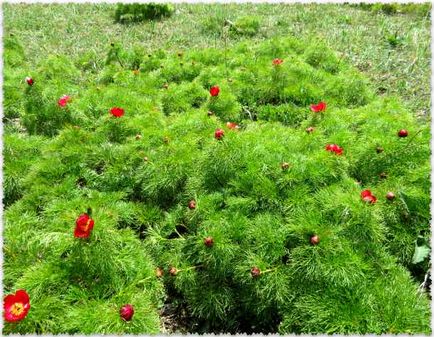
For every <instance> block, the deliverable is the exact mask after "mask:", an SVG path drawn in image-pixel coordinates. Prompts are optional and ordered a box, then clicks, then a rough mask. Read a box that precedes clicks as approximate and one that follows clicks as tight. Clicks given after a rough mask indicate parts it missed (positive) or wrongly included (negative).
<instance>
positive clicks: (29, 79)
mask: <svg viewBox="0 0 434 337" xmlns="http://www.w3.org/2000/svg"><path fill="white" fill-rule="evenodd" d="M26 82H27V84H28V85H30V86H32V85H33V83H35V81H33V78H31V77H26Z"/></svg>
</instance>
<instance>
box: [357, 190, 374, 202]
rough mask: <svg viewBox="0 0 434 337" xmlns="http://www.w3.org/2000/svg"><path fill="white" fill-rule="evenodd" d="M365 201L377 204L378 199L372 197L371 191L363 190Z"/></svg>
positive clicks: (362, 194)
mask: <svg viewBox="0 0 434 337" xmlns="http://www.w3.org/2000/svg"><path fill="white" fill-rule="evenodd" d="M360 196H361V197H362V200H363V201H366V202H369V203H370V204H375V203H376V202H377V198H376V197H375V196H374V195H372V193H371V191H370V190H363V191H362V192H361V193H360Z"/></svg>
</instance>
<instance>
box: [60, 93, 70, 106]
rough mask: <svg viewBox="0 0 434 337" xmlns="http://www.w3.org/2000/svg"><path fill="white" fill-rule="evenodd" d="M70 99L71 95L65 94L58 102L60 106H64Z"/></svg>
mask: <svg viewBox="0 0 434 337" xmlns="http://www.w3.org/2000/svg"><path fill="white" fill-rule="evenodd" d="M70 100H71V97H70V96H68V95H63V96H62V97H60V98H59V100H58V101H57V104H59V106H60V107H62V108H64V107H65V106H66V104H67V103H68V102H69V101H70Z"/></svg>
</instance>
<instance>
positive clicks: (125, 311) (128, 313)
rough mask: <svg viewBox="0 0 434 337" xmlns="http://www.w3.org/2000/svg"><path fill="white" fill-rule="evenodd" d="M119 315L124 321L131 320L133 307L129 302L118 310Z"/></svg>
mask: <svg viewBox="0 0 434 337" xmlns="http://www.w3.org/2000/svg"><path fill="white" fill-rule="evenodd" d="M119 315H120V316H121V318H122V319H123V320H124V321H131V319H132V318H133V315H134V308H133V306H132V305H131V304H125V305H124V306H123V307H122V308H121V310H119Z"/></svg>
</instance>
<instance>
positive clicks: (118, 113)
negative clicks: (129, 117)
mask: <svg viewBox="0 0 434 337" xmlns="http://www.w3.org/2000/svg"><path fill="white" fill-rule="evenodd" d="M110 113H111V114H112V115H113V116H115V117H116V118H119V117H122V116H123V115H124V114H125V110H124V109H122V108H117V107H114V108H111V109H110Z"/></svg>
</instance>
